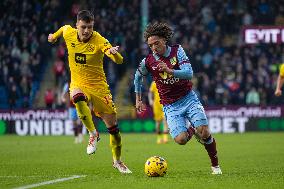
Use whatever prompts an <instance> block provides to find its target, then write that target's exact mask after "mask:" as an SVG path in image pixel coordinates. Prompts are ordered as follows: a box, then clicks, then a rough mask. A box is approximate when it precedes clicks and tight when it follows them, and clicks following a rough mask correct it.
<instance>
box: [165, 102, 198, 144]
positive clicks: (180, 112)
mask: <svg viewBox="0 0 284 189" xmlns="http://www.w3.org/2000/svg"><path fill="white" fill-rule="evenodd" d="M164 112H165V117H166V120H167V124H168V128H169V133H170V135H171V137H172V138H173V139H174V140H175V142H176V143H178V144H180V145H185V144H186V143H187V142H188V141H189V140H190V139H191V138H192V136H193V134H194V132H193V131H192V130H191V129H188V128H187V127H186V119H185V111H184V108H183V107H181V106H180V103H179V101H178V102H175V103H174V105H168V106H164Z"/></svg>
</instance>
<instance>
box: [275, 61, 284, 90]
mask: <svg viewBox="0 0 284 189" xmlns="http://www.w3.org/2000/svg"><path fill="white" fill-rule="evenodd" d="M283 73H284V66H283V65H282V66H281V67H280V73H279V75H278V78H277V85H276V89H275V92H274V94H275V96H281V95H282V90H281V88H282V87H283V84H284V75H283Z"/></svg>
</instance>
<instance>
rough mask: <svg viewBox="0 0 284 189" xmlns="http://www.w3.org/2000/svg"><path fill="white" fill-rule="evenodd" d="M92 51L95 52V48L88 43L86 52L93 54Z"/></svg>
mask: <svg viewBox="0 0 284 189" xmlns="http://www.w3.org/2000/svg"><path fill="white" fill-rule="evenodd" d="M94 50H95V46H94V45H92V44H90V43H88V45H87V51H89V52H93V51H94Z"/></svg>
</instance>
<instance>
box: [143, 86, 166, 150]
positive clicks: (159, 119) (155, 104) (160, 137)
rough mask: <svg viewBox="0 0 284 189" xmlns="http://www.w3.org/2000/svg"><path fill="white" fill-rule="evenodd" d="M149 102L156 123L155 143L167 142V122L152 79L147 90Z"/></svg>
mask: <svg viewBox="0 0 284 189" xmlns="http://www.w3.org/2000/svg"><path fill="white" fill-rule="evenodd" d="M148 99H149V104H150V105H151V106H152V109H153V115H154V116H153V118H154V120H155V125H156V133H157V144H163V143H167V142H168V124H167V122H166V119H165V116H164V112H163V105H162V104H161V103H160V96H159V92H158V89H157V87H156V83H155V82H154V81H152V83H151V85H150V89H149V92H148ZM162 123H163V133H162V132H161V124H162Z"/></svg>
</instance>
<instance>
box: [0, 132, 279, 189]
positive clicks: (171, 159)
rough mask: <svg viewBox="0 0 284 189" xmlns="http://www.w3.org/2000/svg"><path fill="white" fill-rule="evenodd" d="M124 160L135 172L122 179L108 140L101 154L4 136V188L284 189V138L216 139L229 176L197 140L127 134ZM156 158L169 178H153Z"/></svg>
mask: <svg viewBox="0 0 284 189" xmlns="http://www.w3.org/2000/svg"><path fill="white" fill-rule="evenodd" d="M122 136H123V160H124V161H125V163H126V164H127V165H128V166H129V168H130V169H131V170H132V172H133V174H131V175H122V174H120V173H119V172H118V171H117V170H115V169H114V168H112V158H111V151H110V148H109V138H108V135H106V134H103V135H102V136H101V141H100V142H99V145H98V151H97V153H96V154H95V155H91V156H88V155H87V154H86V145H87V142H86V141H87V136H86V137H85V143H84V144H74V143H73V137H72V136H41V137H39V136H27V137H20V136H13V135H10V136H9V135H6V136H0V188H1V189H3V188H17V187H24V186H27V185H31V184H37V183H42V182H45V181H50V180H55V179H60V178H67V177H72V176H73V175H86V176H85V177H81V178H77V179H72V180H66V181H63V182H58V183H52V184H49V185H43V186H40V187H39V188H64V189H65V188H84V189H85V188H98V189H100V188H103V189H112V188H115V189H120V188H121V189H128V188H129V189H140V188H141V189H142V188H143V189H144V188H145V189H159V188H163V189H166V188H169V189H173V188H177V189H179V188H198V189H201V188H206V189H208V188H210V189H215V188H216V189H222V188H226V189H228V188H230V189H233V188H239V189H244V188H249V189H252V188H257V189H260V188H265V189H267V188H269V189H273V188H277V189H278V188H284V133H246V134H215V135H214V136H215V138H216V140H217V145H218V152H219V161H220V165H221V168H222V171H223V175H211V174H210V171H211V170H210V163H209V158H208V156H207V153H206V151H205V149H204V148H203V147H202V146H201V145H200V144H199V143H197V142H196V141H195V139H193V140H192V141H190V142H189V143H188V144H187V145H185V146H180V145H177V144H175V143H174V142H173V141H171V142H170V143H168V144H164V145H158V144H156V143H155V141H156V136H155V135H154V134H122ZM153 155H159V156H162V157H164V158H165V159H166V160H167V162H168V172H167V174H166V176H165V177H161V178H148V177H147V176H146V175H145V174H144V163H145V161H146V159H147V158H149V157H150V156H153Z"/></svg>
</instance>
